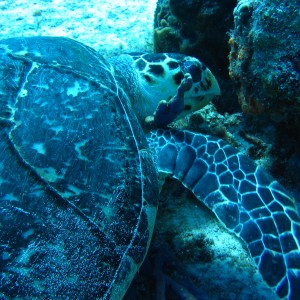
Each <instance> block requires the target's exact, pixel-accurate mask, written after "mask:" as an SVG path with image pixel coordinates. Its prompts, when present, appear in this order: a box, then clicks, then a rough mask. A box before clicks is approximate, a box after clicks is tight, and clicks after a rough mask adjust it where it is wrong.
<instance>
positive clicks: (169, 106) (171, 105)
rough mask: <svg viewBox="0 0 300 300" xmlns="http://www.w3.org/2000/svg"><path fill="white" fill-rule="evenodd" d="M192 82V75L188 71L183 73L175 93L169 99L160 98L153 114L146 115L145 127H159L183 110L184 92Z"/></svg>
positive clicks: (166, 123) (168, 122) (172, 119)
mask: <svg viewBox="0 0 300 300" xmlns="http://www.w3.org/2000/svg"><path fill="white" fill-rule="evenodd" d="M192 84H193V79H192V76H191V75H190V74H189V73H187V74H185V76H184V78H183V79H182V81H181V83H180V85H179V87H178V89H177V93H176V95H175V96H174V97H173V98H172V99H171V100H170V101H166V100H161V101H160V102H159V103H158V105H157V108H156V111H155V112H154V114H153V116H147V117H146V119H145V126H146V128H149V129H150V128H161V127H165V126H167V125H168V124H170V123H171V122H173V121H174V120H175V119H176V117H177V116H178V115H179V114H181V113H182V112H183V111H184V93H185V92H186V91H188V90H189V89H190V88H191V87H192Z"/></svg>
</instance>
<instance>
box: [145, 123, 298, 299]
mask: <svg viewBox="0 0 300 300" xmlns="http://www.w3.org/2000/svg"><path fill="white" fill-rule="evenodd" d="M147 139H148V142H149V145H150V147H151V148H153V149H154V150H155V151H156V154H157V164H158V170H159V171H160V172H164V173H169V174H170V175H172V176H173V177H174V178H177V179H179V180H180V181H181V182H182V183H183V184H184V185H185V186H186V187H187V188H188V189H190V190H191V191H192V192H193V193H194V195H195V196H196V197H197V198H198V199H199V200H201V201H203V202H204V203H205V205H206V206H207V207H209V208H210V209H211V210H212V211H213V212H214V213H215V215H216V216H217V218H218V219H219V220H220V221H221V222H222V223H223V224H224V226H225V227H226V228H227V229H228V230H229V231H230V232H233V233H234V234H235V235H237V236H238V237H240V238H241V239H242V240H243V241H244V242H245V243H246V244H247V247H248V249H249V252H250V254H251V256H252V257H253V259H254V261H255V263H256V264H257V265H258V269H259V272H260V273H261V275H262V277H263V279H264V280H265V281H266V283H267V284H268V285H269V286H270V287H271V288H273V289H274V291H275V292H276V293H277V294H278V296H279V297H280V298H284V299H289V300H296V299H300V217H299V215H298V213H297V210H296V208H295V204H294V201H293V200H292V199H291V198H290V197H289V196H288V195H287V192H286V191H285V189H284V188H283V187H282V186H281V185H280V184H279V183H278V182H277V181H275V180H274V179H273V178H272V177H271V176H270V175H268V174H267V173H266V172H264V171H263V170H262V169H261V168H260V167H258V166H257V165H256V164H255V163H254V162H253V161H252V160H250V159H249V158H248V157H246V156H244V155H242V154H240V153H238V151H237V150H236V149H235V148H233V147H232V146H230V145H228V144H226V143H225V142H224V141H223V140H220V139H217V138H213V137H210V136H205V135H202V134H195V133H192V132H189V131H175V130H165V131H164V130H161V129H160V130H157V131H153V132H150V133H149V134H148V136H147Z"/></svg>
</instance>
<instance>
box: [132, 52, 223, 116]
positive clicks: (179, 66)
mask: <svg viewBox="0 0 300 300" xmlns="http://www.w3.org/2000/svg"><path fill="white" fill-rule="evenodd" d="M133 59H134V64H135V67H136V69H137V70H138V72H139V75H140V79H141V80H140V81H141V83H142V86H143V88H144V90H145V91H146V94H147V95H148V97H147V98H148V104H147V106H148V109H147V110H148V112H147V113H148V114H149V115H150V114H151V113H153V110H155V108H156V107H157V104H158V103H159V102H160V101H161V100H166V101H169V100H171V99H172V97H174V95H176V93H177V90H178V87H179V86H180V83H181V82H182V80H183V78H184V77H185V75H186V74H188V73H189V74H190V75H191V77H192V81H193V82H192V85H191V87H190V88H189V89H188V90H187V91H185V93H184V113H183V114H180V115H179V116H178V117H182V116H183V115H186V114H188V113H191V112H193V111H196V110H198V109H200V108H202V107H204V106H205V105H207V104H208V103H209V102H210V101H211V99H212V98H213V97H214V96H216V95H220V88H219V85H218V82H217V80H216V78H215V76H214V75H213V74H212V72H211V71H210V70H209V69H208V68H207V67H206V66H205V65H204V64H203V63H201V62H200V61H199V60H198V59H196V58H194V57H190V56H186V55H183V54H175V53H156V54H139V55H133ZM143 105H145V104H143Z"/></svg>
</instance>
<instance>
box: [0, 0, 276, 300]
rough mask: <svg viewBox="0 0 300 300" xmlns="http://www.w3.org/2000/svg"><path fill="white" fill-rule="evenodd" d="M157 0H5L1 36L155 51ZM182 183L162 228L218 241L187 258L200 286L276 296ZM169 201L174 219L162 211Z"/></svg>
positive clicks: (112, 50) (105, 49)
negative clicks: (199, 257)
mask: <svg viewBox="0 0 300 300" xmlns="http://www.w3.org/2000/svg"><path fill="white" fill-rule="evenodd" d="M155 2H156V1H155V0H148V1H143V0H141V1H134V0H133V1H126V0H119V1H110V0H101V1H99V0H98V1H90V0H89V1H84V0H78V1H71V0H53V1H51V0H49V1H33V0H16V1H0V37H1V38H7V37H16V36H38V35H51V36H65V37H70V38H73V39H76V40H78V41H80V42H83V43H85V44H87V45H89V46H91V47H93V48H94V49H96V50H98V51H100V52H101V53H102V54H103V55H105V56H110V55H115V54H118V53H121V52H136V51H144V52H151V51H152V46H153V42H152V23H153V14H154V10H155ZM178 189H179V190H180V188H179V185H175V186H174V185H171V187H170V190H169V191H165V192H164V194H163V196H164V199H166V201H164V202H165V203H166V202H169V203H170V206H168V204H161V205H160V208H159V212H160V215H159V219H158V224H159V229H160V231H161V232H170V231H173V230H175V231H176V234H174V238H175V242H176V245H177V248H178V247H179V249H180V248H182V247H184V246H180V245H186V244H187V243H188V242H189V240H190V239H191V238H192V239H194V240H195V239H196V240H197V239H198V238H202V237H203V235H204V236H205V237H206V238H207V239H209V240H212V241H213V242H211V243H210V244H211V249H210V250H211V251H212V253H213V259H212V261H210V262H209V263H208V262H205V263H203V262H200V263H199V264H197V261H194V260H192V263H187V269H189V270H188V272H191V274H192V277H194V278H195V277H198V281H199V282H200V284H199V287H200V289H201V288H203V291H204V292H205V293H207V294H208V295H209V297H210V299H226V300H230V299H241V300H251V299H253V300H254V299H276V296H275V295H273V294H270V292H269V291H268V289H267V288H266V287H265V285H264V284H263V283H262V279H261V277H260V274H259V273H258V272H257V270H256V267H255V266H254V263H253V262H252V259H251V257H250V256H249V255H248V253H247V251H246V250H245V249H244V247H243V245H242V243H241V242H240V241H238V240H237V239H236V238H234V237H233V236H232V235H231V234H228V233H227V232H226V231H225V230H224V229H223V227H222V226H220V224H219V222H217V221H216V219H215V218H214V216H212V215H211V214H209V213H207V212H206V210H203V208H201V206H198V204H197V203H196V201H195V199H194V200H191V199H185V198H187V196H186V195H183V196H182V193H180V192H178ZM182 199H184V201H182ZM166 205H167V206H168V207H167V208H166V209H167V210H166V211H168V219H167V218H165V217H164V216H163V214H164V213H163V214H161V213H162V212H164V210H163V208H162V207H163V206H166ZM170 212H172V213H170ZM175 231H174V232H175ZM197 270H198V271H197ZM195 272H196V273H197V274H196V275H195Z"/></svg>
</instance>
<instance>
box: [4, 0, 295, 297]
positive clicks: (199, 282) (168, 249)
mask: <svg viewBox="0 0 300 300" xmlns="http://www.w3.org/2000/svg"><path fill="white" fill-rule="evenodd" d="M299 6H300V3H299V1H298V0H294V1H276V0H265V1H255V0H246V1H245V0H242V1H231V0H228V1H213V0H212V1H205V0H202V1H200V0H199V1H196V0H195V1H189V0H186V1H184V0H181V1H179V0H158V1H154V0H151V1H126V0H120V1H113V2H112V1H104V0H102V1H71V0H67V1H66V0H65V1H59V0H53V1H50V0H49V1H33V0H29V1H25V0H22V1H0V13H1V14H0V38H1V39H2V38H7V37H16V36H39V35H45V36H46V35H47V36H48V35H49V36H65V37H70V38H73V39H76V40H78V41H80V42H83V43H84V44H86V45H89V46H91V47H92V48H94V49H95V50H97V51H99V52H100V53H101V54H103V55H104V56H106V57H109V56H111V55H117V54H120V53H126V52H141V51H142V52H180V53H185V54H188V55H192V56H196V57H197V58H199V59H200V60H201V61H203V62H204V63H206V64H207V65H208V66H209V68H210V69H211V70H212V72H213V73H214V74H215V75H216V77H217V79H218V81H219V83H220V86H221V92H222V95H221V96H220V97H219V98H217V99H215V100H214V101H213V103H212V104H210V105H208V106H207V107H205V108H204V109H202V110H201V111H199V112H197V113H195V114H194V115H193V116H191V117H190V118H186V119H184V120H181V121H178V122H176V123H175V124H173V126H174V127H176V128H185V129H186V128H187V129H192V130H194V131H198V132H202V133H207V134H210V135H214V136H217V137H221V138H223V139H225V140H226V141H227V142H229V143H230V144H231V145H233V146H235V147H237V148H238V149H239V150H240V151H242V152H243V153H244V154H246V155H247V156H249V157H251V158H252V159H254V160H256V162H257V163H258V164H260V165H261V166H262V167H263V168H264V169H266V170H267V171H268V172H269V173H271V174H272V176H274V177H275V178H276V179H277V180H278V181H279V182H280V183H281V184H282V185H283V186H284V187H285V188H287V189H288V191H289V192H290V194H291V195H293V196H294V197H295V199H296V201H297V205H298V207H299V201H300V184H299V183H300V121H299V120H300V10H299ZM156 225H157V226H156V230H155V234H154V238H153V243H152V246H151V251H150V252H149V255H148V258H147V259H146V261H145V264H144V266H143V267H142V268H141V270H140V272H139V274H138V275H137V277H136V279H135V281H134V283H133V285H132V288H131V289H130V290H129V291H128V294H127V296H126V297H127V298H126V299H158V300H159V299H224V300H225V299H226V300H227V299H237V300H238V299H246V300H247V299H249V300H252V299H253V300H254V299H277V296H276V295H274V294H273V293H272V292H271V291H270V290H269V288H268V287H267V286H266V285H265V284H264V283H263V281H262V278H261V275H260V274H259V273H258V271H257V269H256V267H255V265H254V263H253V262H252V258H251V257H250V255H249V254H248V252H247V250H246V249H245V247H244V245H243V244H242V243H241V242H240V241H239V240H237V239H236V238H235V237H234V236H232V235H231V234H229V233H227V231H225V230H224V228H223V227H222V225H221V224H219V223H218V221H217V220H216V218H215V217H214V216H213V215H212V213H210V212H209V211H208V210H207V209H206V208H204V207H203V206H202V205H201V204H199V203H198V201H197V200H196V199H194V197H193V195H191V193H189V192H188V191H187V190H185V189H184V188H183V187H182V186H181V185H180V184H178V183H177V182H174V181H172V180H168V181H167V182H166V184H165V185H164V189H163V192H162V194H161V197H160V205H159V211H158V219H157V223H156Z"/></svg>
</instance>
